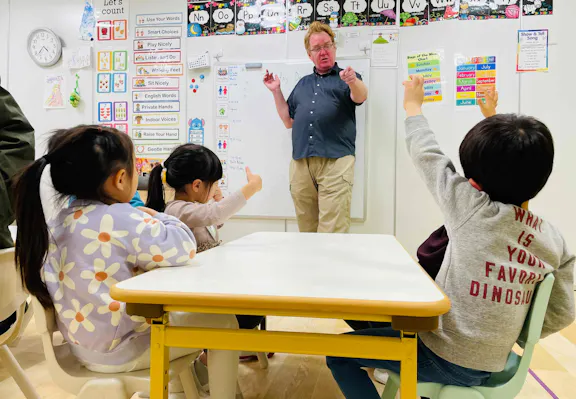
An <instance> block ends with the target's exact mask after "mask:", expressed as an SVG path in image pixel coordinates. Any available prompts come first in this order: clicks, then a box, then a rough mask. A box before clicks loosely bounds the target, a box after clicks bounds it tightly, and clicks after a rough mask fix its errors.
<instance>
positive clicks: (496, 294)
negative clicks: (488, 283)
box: [492, 286, 502, 302]
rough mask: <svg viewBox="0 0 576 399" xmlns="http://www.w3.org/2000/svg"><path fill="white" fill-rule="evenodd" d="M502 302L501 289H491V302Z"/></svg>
mask: <svg viewBox="0 0 576 399" xmlns="http://www.w3.org/2000/svg"><path fill="white" fill-rule="evenodd" d="M501 300H502V288H501V287H496V286H494V287H493V288H492V302H494V301H496V302H500V301H501Z"/></svg>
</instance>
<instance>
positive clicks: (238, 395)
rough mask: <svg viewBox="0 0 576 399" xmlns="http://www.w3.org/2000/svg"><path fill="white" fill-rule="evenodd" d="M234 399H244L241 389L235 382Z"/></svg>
mask: <svg viewBox="0 0 576 399" xmlns="http://www.w3.org/2000/svg"><path fill="white" fill-rule="evenodd" d="M236 399H244V394H243V393H242V389H240V384H239V383H238V381H236Z"/></svg>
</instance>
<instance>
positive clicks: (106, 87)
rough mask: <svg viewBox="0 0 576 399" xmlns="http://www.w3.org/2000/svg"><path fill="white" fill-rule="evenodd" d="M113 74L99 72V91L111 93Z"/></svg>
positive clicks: (97, 88) (97, 89)
mask: <svg viewBox="0 0 576 399" xmlns="http://www.w3.org/2000/svg"><path fill="white" fill-rule="evenodd" d="M110 78H111V75H110V74H109V73H99V74H98V82H97V86H96V92H97V93H110V92H111V91H112V90H111V88H112V82H111V81H110Z"/></svg>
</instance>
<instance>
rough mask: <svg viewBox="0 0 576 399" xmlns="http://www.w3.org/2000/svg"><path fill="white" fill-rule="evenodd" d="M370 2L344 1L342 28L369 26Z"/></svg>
mask: <svg viewBox="0 0 576 399" xmlns="http://www.w3.org/2000/svg"><path fill="white" fill-rule="evenodd" d="M368 1H369V0H344V3H343V4H342V19H341V21H340V22H341V24H342V26H364V25H367V24H368Z"/></svg>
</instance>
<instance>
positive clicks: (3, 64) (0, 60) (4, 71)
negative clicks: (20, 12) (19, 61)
mask: <svg viewBox="0 0 576 399" xmlns="http://www.w3.org/2000/svg"><path fill="white" fill-rule="evenodd" d="M9 29H10V2H9V0H0V84H1V85H2V86H3V87H6V84H7V83H8V31H9Z"/></svg>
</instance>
